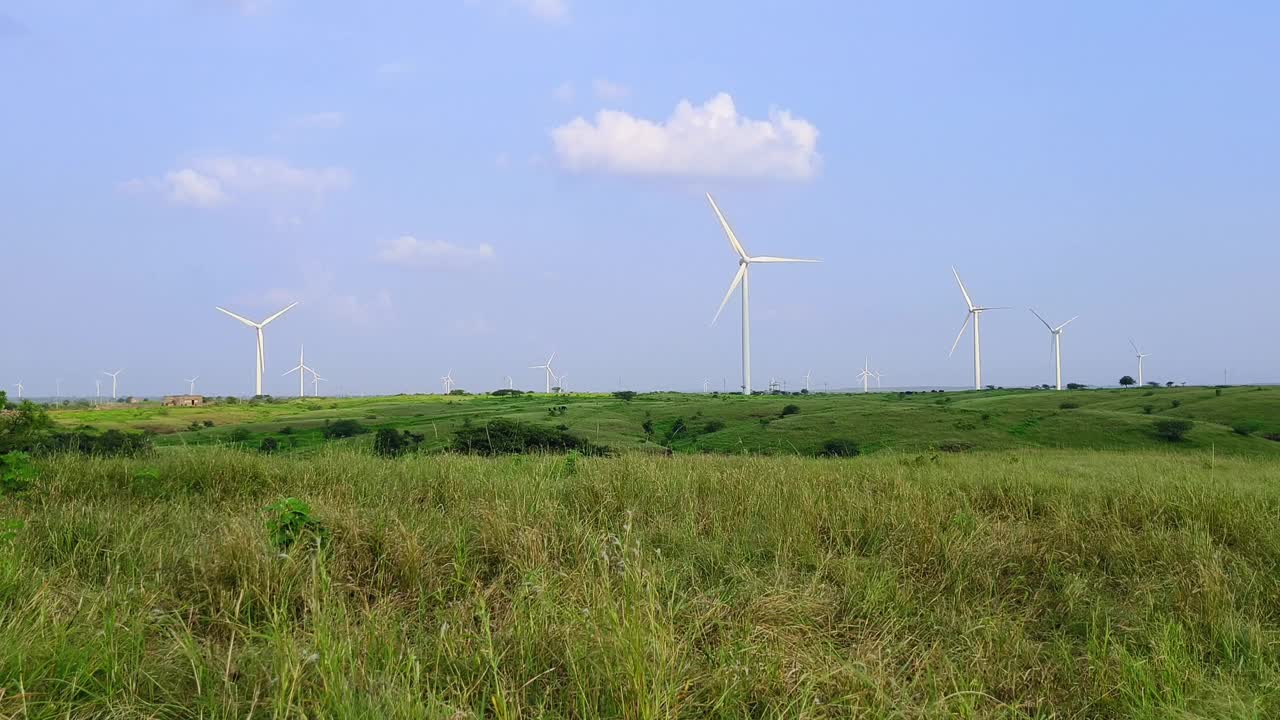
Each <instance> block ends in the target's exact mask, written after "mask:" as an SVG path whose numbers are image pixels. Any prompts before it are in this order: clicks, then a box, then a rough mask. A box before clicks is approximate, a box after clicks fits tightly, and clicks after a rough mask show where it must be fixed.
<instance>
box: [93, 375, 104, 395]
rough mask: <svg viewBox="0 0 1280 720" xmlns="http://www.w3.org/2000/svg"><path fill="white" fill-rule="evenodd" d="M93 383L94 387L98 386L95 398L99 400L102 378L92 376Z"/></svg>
mask: <svg viewBox="0 0 1280 720" xmlns="http://www.w3.org/2000/svg"><path fill="white" fill-rule="evenodd" d="M93 384H94V386H95V387H97V388H98V395H97V398H98V399H99V400H101V399H102V378H94V379H93Z"/></svg>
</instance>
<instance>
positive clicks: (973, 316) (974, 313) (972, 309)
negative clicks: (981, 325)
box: [947, 267, 1009, 390]
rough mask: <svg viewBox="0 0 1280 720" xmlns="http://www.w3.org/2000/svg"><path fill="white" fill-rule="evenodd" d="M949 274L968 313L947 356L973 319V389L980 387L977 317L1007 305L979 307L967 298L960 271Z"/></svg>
mask: <svg viewBox="0 0 1280 720" xmlns="http://www.w3.org/2000/svg"><path fill="white" fill-rule="evenodd" d="M951 274H952V275H955V276H956V284H957V285H959V286H960V293H961V294H963V295H964V304H965V305H968V306H969V314H968V315H965V316H964V324H963V325H961V326H960V333H959V334H958V335H956V341H955V342H954V343H951V352H949V353H947V357H951V356H952V355H954V354H955V352H956V347H957V346H958V345H959V344H960V338H962V337H964V331H965V329H966V328H968V327H969V321H970V320H973V389H974V390H981V389H982V340H981V339H980V338H979V336H978V319H979V318H980V317H982V313H984V312H986V311H987V310H1008V309H1009V308H1008V307H1007V306H1002V307H981V306H979V305H974V304H973V300H971V299H970V298H969V291H968V290H965V289H964V283H963V282H961V280H960V273H958V272H956V269H955V268H954V267H953V268H951Z"/></svg>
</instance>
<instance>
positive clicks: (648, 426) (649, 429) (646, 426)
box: [640, 418, 653, 436]
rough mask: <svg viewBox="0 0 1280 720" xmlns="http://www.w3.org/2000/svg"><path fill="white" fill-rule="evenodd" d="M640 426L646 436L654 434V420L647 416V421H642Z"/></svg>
mask: <svg viewBox="0 0 1280 720" xmlns="http://www.w3.org/2000/svg"><path fill="white" fill-rule="evenodd" d="M640 427H641V428H642V429H643V430H644V434H645V435H646V436H648V435H653V420H650V419H648V418H645V421H644V422H642V423H640Z"/></svg>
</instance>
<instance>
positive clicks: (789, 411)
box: [778, 405, 800, 417]
mask: <svg viewBox="0 0 1280 720" xmlns="http://www.w3.org/2000/svg"><path fill="white" fill-rule="evenodd" d="M799 412H800V406H799V405H788V406H786V407H784V408H782V414H780V415H779V416H778V417H786V416H788V415H796V414H798V413H799Z"/></svg>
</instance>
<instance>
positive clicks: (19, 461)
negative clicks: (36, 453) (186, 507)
mask: <svg viewBox="0 0 1280 720" xmlns="http://www.w3.org/2000/svg"><path fill="white" fill-rule="evenodd" d="M35 476H36V471H35V468H33V467H31V459H30V456H28V455H27V454H26V453H23V452H12V453H7V454H5V455H0V496H3V495H17V494H18V493H21V492H24V491H26V490H27V489H29V488H30V487H31V480H32V479H33V478H35Z"/></svg>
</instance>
